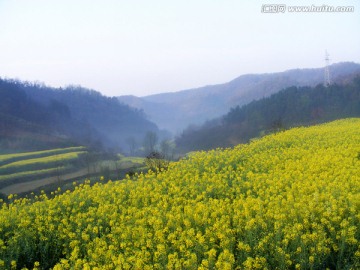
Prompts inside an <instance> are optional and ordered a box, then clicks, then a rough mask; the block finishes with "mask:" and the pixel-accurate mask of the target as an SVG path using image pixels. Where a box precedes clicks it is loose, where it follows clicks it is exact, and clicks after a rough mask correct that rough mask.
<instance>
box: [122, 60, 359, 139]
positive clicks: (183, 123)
mask: <svg viewBox="0 0 360 270" xmlns="http://www.w3.org/2000/svg"><path fill="white" fill-rule="evenodd" d="M358 72H360V64H357V63H352V62H343V63H336V64H332V65H331V66H330V73H331V79H332V81H334V82H338V81H339V80H342V78H343V77H348V76H349V75H350V74H354V73H358ZM323 80H324V69H323V68H310V69H292V70H287V71H284V72H276V73H266V74H245V75H241V76H239V77H237V78H235V79H234V80H232V81H230V82H227V83H223V84H217V85H208V86H204V87H200V88H195V89H189V90H183V91H178V92H171V93H162V94H156V95H150V96H145V97H135V96H121V97H119V99H120V100H121V101H122V102H124V103H126V104H129V105H130V106H133V107H136V108H141V109H143V110H144V112H145V113H146V115H149V118H150V120H151V121H154V122H155V123H156V124H157V125H158V126H159V127H160V128H164V129H167V130H169V131H172V132H173V133H174V134H176V133H179V132H181V131H182V130H183V129H185V128H186V127H187V126H189V125H190V124H195V125H201V124H203V123H204V122H205V121H206V120H209V119H213V118H216V117H220V116H221V115H224V114H226V113H227V112H228V111H229V109H230V108H231V107H234V106H237V105H240V106H242V105H245V104H248V103H249V102H251V101H253V100H258V99H261V98H263V97H268V96H270V95H271V94H274V93H277V92H279V91H280V90H281V89H284V88H286V87H290V86H311V87H312V86H316V85H317V84H319V83H322V82H323Z"/></svg>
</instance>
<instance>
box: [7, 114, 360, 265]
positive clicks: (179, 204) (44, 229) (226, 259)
mask: <svg viewBox="0 0 360 270" xmlns="http://www.w3.org/2000/svg"><path fill="white" fill-rule="evenodd" d="M359 159H360V119H347V120H341V121H335V122H332V123H329V124H325V125H320V126H315V127H310V128H295V129H292V130H289V131H286V132H282V133H278V134H274V135H270V136H267V137H264V138H262V139H259V140H255V141H253V142H251V143H250V144H248V145H239V146H238V147H235V148H234V149H226V150H213V151H210V152H197V153H194V154H192V155H191V156H190V157H188V158H187V159H185V160H181V161H179V162H176V163H173V164H171V165H170V168H169V170H168V171H166V172H161V173H158V174H153V173H149V174H145V175H140V176H137V177H136V178H135V179H127V180H125V181H119V182H110V183H107V184H96V185H95V186H93V187H90V186H89V185H81V186H79V187H77V188H76V190H75V191H74V192H68V193H65V194H63V195H56V196H55V197H54V198H52V199H48V198H46V196H45V195H43V196H41V197H40V198H38V201H36V202H31V201H28V200H24V199H23V200H14V202H12V203H10V204H3V206H2V209H1V210H0V220H1V224H0V269H10V268H14V269H15V268H16V267H17V268H20V269H21V268H22V267H27V268H29V269H32V268H35V269H41V268H49V267H53V268H54V269H69V268H72V269H235V268H237V269H326V268H330V269H359V267H360V244H359V241H360V228H359V224H360V222H359V221H360V211H359V210H360V160H359Z"/></svg>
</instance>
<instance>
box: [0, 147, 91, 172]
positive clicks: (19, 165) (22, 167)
mask: <svg viewBox="0 0 360 270" xmlns="http://www.w3.org/2000/svg"><path fill="white" fill-rule="evenodd" d="M84 153H86V151H78V152H70V153H64V154H58V155H52V156H46V157H40V158H32V159H24V160H19V161H15V162H12V163H9V164H6V165H3V166H0V174H13V173H17V172H21V171H28V170H36V169H39V170H41V169H48V168H51V167H55V166H56V167H59V166H62V165H64V163H67V162H70V161H72V160H75V159H77V158H78V157H79V156H80V155H81V154H84Z"/></svg>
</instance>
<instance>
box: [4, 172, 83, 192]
mask: <svg viewBox="0 0 360 270" xmlns="http://www.w3.org/2000/svg"><path fill="white" fill-rule="evenodd" d="M87 174H88V171H87V169H82V170H79V171H76V172H72V173H68V174H64V175H61V176H60V177H58V176H52V177H47V178H44V179H42V180H35V181H30V182H24V183H19V184H14V185H11V186H7V187H4V188H3V189H0V192H1V193H3V194H5V195H9V194H19V193H22V192H27V191H30V190H33V189H37V188H39V187H42V186H46V185H49V184H54V183H60V182H62V181H66V180H70V179H74V178H77V177H84V176H86V175H87Z"/></svg>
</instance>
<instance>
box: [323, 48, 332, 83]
mask: <svg viewBox="0 0 360 270" xmlns="http://www.w3.org/2000/svg"><path fill="white" fill-rule="evenodd" d="M329 62H330V59H329V54H328V52H327V51H325V69H324V86H325V87H328V86H329V85H330V84H331V81H330V68H329Z"/></svg>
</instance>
